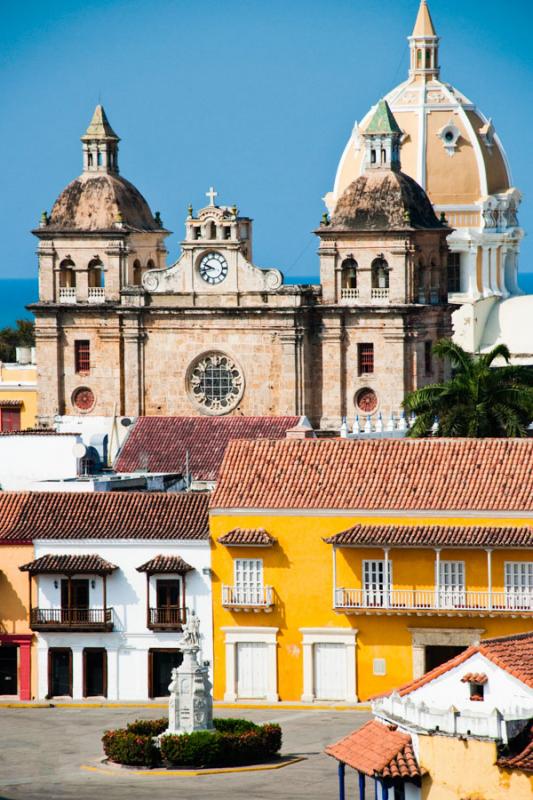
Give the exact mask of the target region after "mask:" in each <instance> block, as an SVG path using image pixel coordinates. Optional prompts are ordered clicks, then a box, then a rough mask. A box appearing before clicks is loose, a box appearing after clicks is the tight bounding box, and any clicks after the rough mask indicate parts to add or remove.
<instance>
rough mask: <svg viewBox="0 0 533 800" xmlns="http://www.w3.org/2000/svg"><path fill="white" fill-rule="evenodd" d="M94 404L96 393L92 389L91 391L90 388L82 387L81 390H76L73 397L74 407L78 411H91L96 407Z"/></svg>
mask: <svg viewBox="0 0 533 800" xmlns="http://www.w3.org/2000/svg"><path fill="white" fill-rule="evenodd" d="M94 403H95V397H94V393H93V391H92V389H89V387H88V386H80V387H79V389H76V390H75V392H74V393H73V395H72V405H73V406H75V407H76V408H77V409H78V411H81V412H87V411H90V410H91V408H92V407H93V406H94Z"/></svg>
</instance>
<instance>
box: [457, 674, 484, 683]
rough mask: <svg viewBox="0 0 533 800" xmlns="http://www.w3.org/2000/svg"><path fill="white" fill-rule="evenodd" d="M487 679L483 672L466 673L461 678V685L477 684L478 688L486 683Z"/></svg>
mask: <svg viewBox="0 0 533 800" xmlns="http://www.w3.org/2000/svg"><path fill="white" fill-rule="evenodd" d="M487 681H488V677H487V676H486V675H485V673H484V672H467V673H466V675H463V677H462V678H461V683H478V684H479V685H480V686H481V685H482V684H484V683H487Z"/></svg>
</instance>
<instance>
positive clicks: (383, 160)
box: [381, 150, 387, 164]
mask: <svg viewBox="0 0 533 800" xmlns="http://www.w3.org/2000/svg"><path fill="white" fill-rule="evenodd" d="M381 163H382V164H386V163H387V151H386V150H382V151H381Z"/></svg>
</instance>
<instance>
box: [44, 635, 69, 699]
mask: <svg viewBox="0 0 533 800" xmlns="http://www.w3.org/2000/svg"><path fill="white" fill-rule="evenodd" d="M48 696H49V697H66V696H68V697H72V650H71V649H70V647H69V648H67V647H51V648H50V649H49V650H48Z"/></svg>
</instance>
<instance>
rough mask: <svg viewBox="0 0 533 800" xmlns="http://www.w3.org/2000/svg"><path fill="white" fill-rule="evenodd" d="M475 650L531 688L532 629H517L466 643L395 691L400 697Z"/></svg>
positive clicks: (441, 673) (429, 680) (444, 671)
mask: <svg viewBox="0 0 533 800" xmlns="http://www.w3.org/2000/svg"><path fill="white" fill-rule="evenodd" d="M476 653H480V654H481V655H483V656H485V658H488V659H489V661H492V662H493V663H494V664H496V665H497V666H498V667H500V669H503V670H505V672H508V673H509V675H512V676H513V677H514V678H518V680H519V681H522V683H524V684H525V685H526V686H528V687H529V688H530V689H533V633H519V634H515V635H513V636H502V637H500V638H498V639H483V640H482V641H481V642H480V643H479V644H478V645H472V646H471V647H468V648H467V649H466V650H464V652H462V653H459V655H457V656H455V657H454V658H451V659H450V660H449V661H446V662H445V663H444V664H440V665H439V666H438V667H435V669H432V670H430V671H429V672H426V674H425V675H422V677H420V678H415V680H414V681H410V682H409V683H406V684H405V685H404V686H401V687H400V688H399V689H397V690H396V691H397V692H398V694H399V695H400V697H403V696H404V695H406V694H410V693H411V692H414V691H416V690H417V689H420V688H421V687H422V686H425V685H426V684H427V683H431V681H434V680H436V679H437V678H440V677H441V675H444V674H445V673H446V672H449V671H450V670H451V669H454V668H455V667H458V666H460V665H461V664H464V662H465V661H467V660H468V659H469V658H470V657H471V656H473V655H475V654H476Z"/></svg>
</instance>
